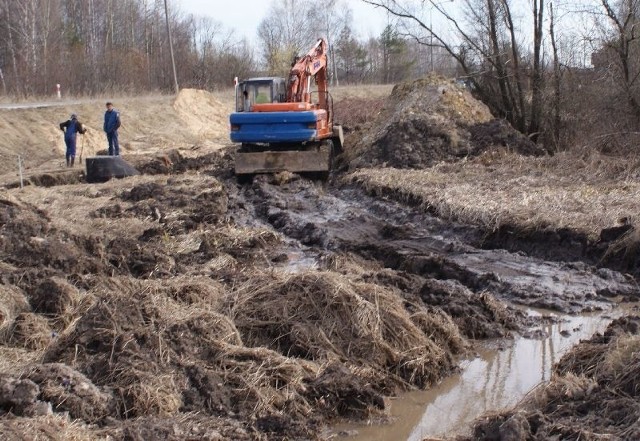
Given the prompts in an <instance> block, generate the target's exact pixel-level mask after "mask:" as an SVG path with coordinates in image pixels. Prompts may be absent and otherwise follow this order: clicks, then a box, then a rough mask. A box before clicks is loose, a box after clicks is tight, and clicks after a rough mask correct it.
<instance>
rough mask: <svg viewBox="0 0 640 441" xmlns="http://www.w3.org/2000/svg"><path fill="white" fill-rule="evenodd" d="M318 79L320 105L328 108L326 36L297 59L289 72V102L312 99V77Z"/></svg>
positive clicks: (305, 101)
mask: <svg viewBox="0 0 640 441" xmlns="http://www.w3.org/2000/svg"><path fill="white" fill-rule="evenodd" d="M314 77H315V80H316V84H317V85H318V92H319V97H320V103H319V104H320V107H321V108H326V96H327V93H326V92H327V42H326V41H325V39H324V38H320V39H318V42H317V43H316V44H315V46H313V47H312V48H311V50H310V51H309V52H308V53H307V54H306V55H304V56H303V57H301V58H299V59H297V60H296V62H295V63H294V65H293V66H292V67H291V71H290V72H289V86H288V91H287V101H288V102H304V103H308V102H310V100H311V96H310V88H311V84H310V81H311V78H314Z"/></svg>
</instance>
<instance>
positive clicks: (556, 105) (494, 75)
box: [0, 0, 640, 150]
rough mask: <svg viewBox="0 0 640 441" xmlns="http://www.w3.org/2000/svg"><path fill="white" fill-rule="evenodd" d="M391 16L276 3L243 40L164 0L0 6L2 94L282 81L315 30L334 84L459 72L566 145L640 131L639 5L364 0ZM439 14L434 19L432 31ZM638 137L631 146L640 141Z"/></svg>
mask: <svg viewBox="0 0 640 441" xmlns="http://www.w3.org/2000/svg"><path fill="white" fill-rule="evenodd" d="M359 1H362V2H365V3H368V4H370V5H373V6H376V7H379V8H381V9H382V10H384V11H386V12H387V14H388V25H387V26H386V27H385V28H384V29H381V30H380V32H379V34H378V35H377V36H372V37H368V38H363V37H361V36H359V35H358V34H357V32H356V31H355V30H354V29H353V27H352V24H353V22H354V17H353V11H352V10H351V8H350V7H349V2H348V1H347V0H315V1H311V0H271V2H270V5H269V10H268V12H267V14H266V16H265V17H264V19H263V20H262V21H261V23H260V25H259V26H258V29H257V40H256V42H255V44H251V43H250V42H249V41H248V40H247V39H246V38H243V37H239V36H238V35H237V34H236V33H235V32H234V31H233V29H232V24H222V23H220V22H219V21H217V20H216V19H215V17H213V18H208V17H198V16H194V15H191V14H185V13H184V12H182V11H181V10H180V9H179V2H177V1H175V0H169V1H168V5H169V17H166V16H165V9H164V7H165V1H164V0H0V42H1V44H0V87H1V88H2V89H1V91H2V93H3V94H4V95H5V96H8V97H29V96H44V95H51V94H53V93H54V91H55V85H56V83H60V84H62V87H63V92H64V93H66V94H70V95H84V94H88V95H95V94H101V93H111V92H113V91H118V92H123V93H142V92H149V91H166V92H170V91H171V90H172V87H173V77H172V75H173V72H172V69H171V59H170V52H169V39H168V34H167V27H166V18H168V21H169V25H170V27H171V33H172V41H173V49H174V53H175V60H176V67H177V75H178V80H179V83H180V86H181V87H194V88H202V89H208V90H215V89H219V88H228V87H230V86H231V85H232V81H233V77H234V76H238V77H240V78H246V77H249V76H256V75H279V76H283V75H286V74H287V72H288V69H289V68H290V66H291V62H292V60H293V57H294V56H295V55H298V54H302V53H305V52H306V51H307V50H308V49H309V47H311V45H312V44H313V42H315V40H316V38H317V37H318V36H323V37H325V38H326V39H327V40H328V42H329V50H330V53H329V58H330V66H331V72H330V80H331V82H332V83H333V84H334V85H336V84H341V85H342V84H366V83H397V82H400V81H403V80H408V79H412V78H417V77H421V76H425V75H426V74H428V73H429V72H436V73H439V74H443V75H446V76H449V77H456V78H458V79H460V80H461V82H463V83H464V84H466V86H467V87H468V88H469V89H470V90H471V91H472V92H473V93H474V94H475V95H476V96H477V97H478V98H480V99H481V100H482V101H484V102H485V103H486V104H487V105H488V106H489V107H490V108H491V110H492V112H493V113H494V114H495V115H496V116H499V117H502V118H505V119H507V120H508V121H509V122H510V123H511V124H512V125H513V126H514V127H516V128H517V129H519V130H520V131H522V132H523V133H526V134H528V135H529V136H530V137H531V138H532V139H534V140H536V141H540V142H541V143H544V144H545V145H547V146H548V147H549V148H550V149H560V148H563V146H566V145H569V144H571V143H574V142H575V141H576V140H577V139H580V138H584V139H587V138H588V134H590V133H596V131H597V132H598V133H600V134H603V133H604V134H608V133H609V134H611V136H598V137H594V138H593V140H592V141H591V142H592V143H595V142H596V141H595V140H597V143H598V144H599V145H598V146H597V147H599V148H601V149H603V150H607V149H612V148H614V147H612V146H615V145H618V144H620V139H621V137H624V139H625V140H627V141H625V142H627V143H628V142H630V141H628V140H629V139H634V138H633V137H634V136H638V132H639V131H640V25H639V21H638V16H639V13H640V0H582V1H578V0H553V1H552V0H526V1H522V0H455V1H453V0H421V1H420V2H416V1H414V0H359ZM434 17H435V18H436V21H435V22H436V23H437V25H436V26H434V20H433V19H434ZM636 140H637V138H636Z"/></svg>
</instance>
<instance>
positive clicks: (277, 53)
mask: <svg viewBox="0 0 640 441" xmlns="http://www.w3.org/2000/svg"><path fill="white" fill-rule="evenodd" d="M312 9H313V2H311V1H310V0H273V2H272V3H271V6H270V8H269V12H268V15H267V17H265V18H264V19H263V20H262V22H260V25H259V26H258V37H259V39H260V41H261V42H262V45H263V54H264V59H265V61H266V63H267V66H266V68H267V71H268V72H269V73H272V74H279V75H284V74H285V73H286V72H288V70H289V68H290V66H291V62H292V60H293V57H294V56H295V55H298V54H300V53H302V52H304V51H306V49H307V46H310V45H311V43H312V42H313V41H314V40H315V38H316V36H314V35H313V30H314V26H311V25H310V24H311V23H312V20H311V19H310V17H311V15H312Z"/></svg>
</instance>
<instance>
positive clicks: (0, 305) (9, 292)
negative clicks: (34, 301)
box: [0, 285, 31, 341]
mask: <svg viewBox="0 0 640 441" xmlns="http://www.w3.org/2000/svg"><path fill="white" fill-rule="evenodd" d="M30 309H31V307H30V306H29V302H28V301H27V298H26V296H25V295H24V293H23V292H22V290H20V289H18V288H16V287H15V286H11V285H0V341H5V340H6V339H7V338H9V337H10V335H11V332H12V326H13V324H14V321H15V319H16V317H18V316H19V315H20V314H22V313H25V312H27V311H29V310H30Z"/></svg>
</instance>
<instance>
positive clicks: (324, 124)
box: [229, 38, 344, 177]
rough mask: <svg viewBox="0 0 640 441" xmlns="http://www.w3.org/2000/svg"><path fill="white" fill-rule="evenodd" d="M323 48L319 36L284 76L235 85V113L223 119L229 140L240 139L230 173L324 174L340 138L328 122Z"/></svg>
mask: <svg viewBox="0 0 640 441" xmlns="http://www.w3.org/2000/svg"><path fill="white" fill-rule="evenodd" d="M326 52H327V43H326V41H325V40H324V39H322V38H321V39H319V40H318V41H317V43H316V44H315V45H314V46H313V48H312V49H311V50H310V51H309V52H308V53H307V54H306V55H305V56H303V57H300V58H296V60H295V61H294V63H293V66H292V68H291V71H290V72H289V78H288V79H287V80H285V79H284V78H279V77H262V78H251V79H248V80H245V81H242V82H240V83H238V84H237V85H236V111H235V112H233V113H232V114H231V116H230V117H229V121H230V124H231V134H230V137H231V141H233V142H236V143H241V146H240V147H239V148H238V150H237V152H236V155H235V173H236V175H251V174H256V173H273V172H280V171H290V172H303V173H304V172H319V173H321V174H323V175H324V176H325V177H326V176H328V174H329V171H330V170H331V166H332V162H333V157H334V155H335V154H337V153H340V152H342V146H343V140H344V136H343V132H342V126H340V125H334V123H333V99H332V97H331V95H330V94H329V91H328V90H327V55H326ZM312 79H315V85H316V86H317V87H316V88H315V90H312V84H311V83H312V81H311V80H312Z"/></svg>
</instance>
